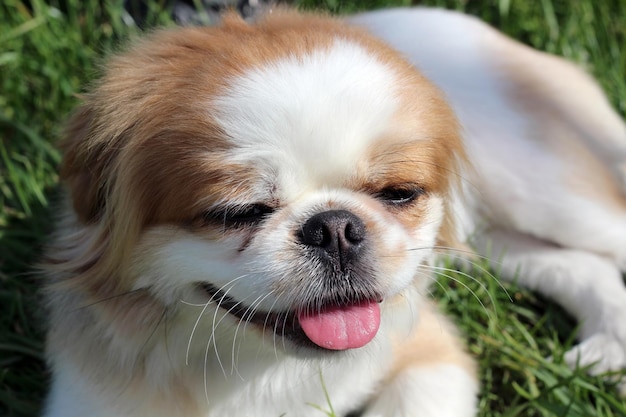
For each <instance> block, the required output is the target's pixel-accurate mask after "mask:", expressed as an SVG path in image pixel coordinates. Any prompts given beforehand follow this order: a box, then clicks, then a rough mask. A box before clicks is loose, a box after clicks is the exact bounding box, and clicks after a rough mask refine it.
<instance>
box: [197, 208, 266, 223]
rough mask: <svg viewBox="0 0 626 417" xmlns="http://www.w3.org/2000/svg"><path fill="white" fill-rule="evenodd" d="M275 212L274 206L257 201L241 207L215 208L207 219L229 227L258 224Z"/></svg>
mask: <svg viewBox="0 0 626 417" xmlns="http://www.w3.org/2000/svg"><path fill="white" fill-rule="evenodd" d="M273 212H274V208H272V207H270V206H267V205H265V204H261V203H257V204H250V205H248V206H244V207H242V208H239V209H224V210H219V209H218V210H214V211H211V212H209V213H207V214H206V215H205V219H206V220H210V221H212V222H220V223H222V224H223V225H226V226H229V227H243V226H256V225H258V224H259V223H261V222H262V221H263V220H264V219H265V217H267V216H268V215H269V214H271V213H273Z"/></svg>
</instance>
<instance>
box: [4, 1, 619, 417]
mask: <svg viewBox="0 0 626 417" xmlns="http://www.w3.org/2000/svg"><path fill="white" fill-rule="evenodd" d="M166 3H167V2H166V1H165V0H160V1H159V0H154V1H152V2H148V3H147V4H148V9H149V13H148V15H149V17H148V19H147V20H146V22H145V25H146V26H147V27H153V26H157V25H171V24H172V23H171V22H170V20H169V19H168V13H167V4H166ZM297 4H298V5H299V6H300V7H303V8H307V9H324V10H330V11H332V12H333V13H349V12H353V11H357V10H364V9H373V8H380V7H388V6H409V5H429V6H439V7H446V8H450V9H456V10H461V11H464V12H466V13H471V14H474V15H477V16H480V17H481V18H482V19H484V20H486V21H488V22H490V23H491V24H492V25H494V26H496V27H498V28H500V29H501V30H503V31H504V32H506V33H507V34H509V35H511V36H512V37H514V38H516V39H519V40H521V41H522V42H525V43H527V44H529V45H531V46H534V47H536V48H538V49H541V50H545V51H549V52H551V53H555V54H559V55H562V56H565V57H567V58H568V59H571V60H573V61H575V62H577V63H579V64H580V65H582V66H583V67H584V68H586V69H587V70H588V71H590V72H591V73H592V74H594V75H595V76H596V77H597V78H598V79H599V80H600V83H601V84H602V86H603V87H604V89H605V91H606V92H607V94H608V95H609V97H610V99H611V101H612V103H613V104H614V106H615V107H616V108H617V109H618V111H619V112H620V113H621V114H622V116H624V114H625V113H626V80H625V79H626V50H625V49H624V46H625V41H626V1H624V0H598V1H595V0H499V1H496V0H426V1H418V0H415V1H410V0H300V1H298V2H297ZM138 33H140V30H139V29H138V28H137V27H135V26H134V25H133V24H132V21H131V19H130V18H129V16H128V14H127V13H126V12H125V11H124V8H123V5H122V2H121V1H102V0H100V1H96V0H86V1H80V0H56V1H55V0H45V1H44V0H30V1H23V0H2V2H0V416H3V417H4V416H6V417H9V416H35V415H37V414H38V412H39V409H40V407H41V400H42V397H43V395H44V393H45V390H46V384H47V378H48V374H47V373H46V371H45V366H44V360H43V353H42V351H43V339H42V333H43V327H44V324H45V315H44V314H43V313H42V311H41V308H40V307H41V306H40V304H39V297H38V295H37V282H36V281H37V278H36V276H35V275H34V274H33V271H32V268H31V265H32V264H33V262H35V261H36V259H37V256H38V254H39V253H40V250H41V247H42V244H44V243H45V238H46V234H47V233H48V232H49V230H50V228H51V211H52V208H51V207H53V203H54V201H55V198H57V192H58V188H57V180H58V177H57V174H56V168H57V165H58V163H59V160H60V155H59V153H58V152H57V151H56V150H55V146H54V144H55V141H56V140H57V138H58V137H59V132H60V129H61V126H62V123H63V121H64V119H65V118H66V117H67V115H68V113H69V112H70V110H71V109H72V108H73V106H75V104H76V103H77V102H78V100H79V94H80V92H81V91H83V89H84V88H85V86H86V85H88V83H89V82H90V80H92V79H93V78H94V77H95V76H96V75H97V72H98V71H97V67H98V62H99V60H100V59H101V58H102V57H103V56H105V55H106V54H107V53H108V52H110V51H111V50H115V48H116V47H117V46H118V45H120V44H123V42H124V40H126V39H127V38H129V37H131V36H134V35H137V34H138ZM573 88H575V86H574V87H573ZM581 117H584V115H581ZM483 266H484V267H487V266H488V265H483ZM496 273H497V271H496ZM474 276H475V278H476V279H475V280H474V279H470V278H469V277H467V276H466V275H464V274H463V273H457V272H454V271H452V272H449V273H446V274H445V275H442V277H441V279H440V280H439V283H440V285H439V286H438V287H436V288H435V289H434V295H435V296H436V297H438V298H439V299H440V300H441V304H442V306H443V307H444V308H445V309H447V310H448V311H450V312H451V313H452V314H454V316H455V317H456V319H457V321H458V323H459V325H460V326H461V328H462V329H463V331H464V333H465V334H466V335H467V337H468V340H469V348H470V350H471V352H472V353H474V354H475V355H476V356H477V357H479V358H480V365H481V379H482V383H483V392H482V394H481V400H480V415H481V416H559V417H560V416H581V417H583V416H585V417H586V416H626V402H625V401H624V400H622V399H619V398H618V397H617V396H616V394H615V390H614V387H612V386H611V384H610V383H606V382H604V380H603V379H602V378H599V377H589V376H587V375H586V374H585V373H584V371H583V370H577V371H571V370H569V369H568V368H567V367H566V366H565V365H564V364H563V361H562V355H563V353H564V352H565V351H566V350H567V348H568V347H569V346H571V344H572V343H573V338H574V335H575V330H576V329H575V328H574V326H573V324H572V322H571V321H570V320H569V319H568V317H567V316H566V315H565V314H564V313H563V312H562V311H561V310H560V309H558V308H557V307H556V306H554V305H552V304H551V303H549V302H546V301H545V300H542V299H540V298H539V297H538V296H536V295H535V294H532V293H530V292H528V291H525V290H522V289H520V288H517V287H516V286H515V285H506V289H507V290H508V294H507V292H505V291H504V290H503V289H502V288H501V287H500V286H499V284H497V283H496V281H495V280H494V279H493V278H491V277H490V276H489V275H488V274H487V273H482V272H477V273H474ZM509 295H510V298H509ZM624 319H626V318H624ZM547 357H552V358H553V360H552V361H549V360H547V359H546V358H547Z"/></svg>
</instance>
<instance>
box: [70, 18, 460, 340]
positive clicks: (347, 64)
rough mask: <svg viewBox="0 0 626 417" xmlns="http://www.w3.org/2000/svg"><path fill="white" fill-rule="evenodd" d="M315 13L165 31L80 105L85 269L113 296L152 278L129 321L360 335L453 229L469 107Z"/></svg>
mask: <svg viewBox="0 0 626 417" xmlns="http://www.w3.org/2000/svg"><path fill="white" fill-rule="evenodd" d="M301 19H302V18H300V17H296V16H293V15H290V14H285V15H283V16H278V17H274V18H272V19H270V20H268V21H267V22H265V23H261V24H259V25H258V26H254V27H250V26H247V25H245V24H244V23H243V22H236V21H230V22H227V23H226V24H225V25H224V26H223V27H221V28H203V29H186V30H182V31H179V32H170V33H168V32H165V33H160V34H157V35H154V36H152V37H151V38H149V39H148V40H147V41H144V42H143V43H139V44H138V45H137V46H136V47H134V48H133V49H131V50H130V51H128V52H127V53H125V54H123V55H120V56H118V57H116V58H114V59H113V60H112V61H111V63H110V65H109V66H108V67H107V72H106V74H105V76H104V78H103V80H102V82H101V84H99V85H98V86H97V87H96V89H95V90H94V91H93V92H92V93H91V94H90V95H88V96H87V97H86V100H85V104H84V105H83V107H82V108H81V109H80V110H79V112H78V113H77V114H76V116H75V117H74V119H73V122H72V125H71V126H70V129H69V133H68V140H67V141H66V144H65V148H66V149H65V151H66V156H65V161H64V167H63V172H62V175H63V177H64V179H65V181H66V183H67V184H68V185H69V188H70V191H71V197H72V202H73V207H74V211H75V213H76V215H77V218H78V219H79V220H78V221H79V222H80V224H81V225H82V226H80V230H79V234H81V235H82V236H83V238H82V240H83V242H82V245H83V246H82V247H83V248H84V249H78V248H74V249H68V253H71V255H70V256H72V257H74V258H76V259H81V261H78V262H76V268H75V270H76V271H77V274H78V278H75V279H74V280H73V281H72V282H73V285H74V286H76V288H77V289H79V290H80V291H83V292H86V293H87V294H88V295H89V296H90V297H91V298H92V299H94V300H98V299H104V298H106V297H114V296H115V295H116V294H121V293H125V292H128V291H133V290H139V291H140V292H142V294H144V295H143V297H144V299H143V301H141V304H142V307H141V310H139V309H138V307H136V305H135V306H134V307H132V308H136V309H137V311H141V312H140V313H137V314H135V313H133V314H129V313H128V312H123V311H116V312H109V313H106V311H105V314H109V315H110V317H114V318H117V319H119V320H120V326H121V327H125V328H132V327H133V322H134V321H136V322H137V326H139V327H145V322H146V320H147V318H146V317H158V316H159V315H160V314H161V312H162V311H163V308H162V307H163V306H165V308H166V309H168V311H169V312H170V313H169V314H174V315H175V314H177V313H176V312H177V311H178V310H181V311H182V310H185V307H184V305H186V304H196V305H199V306H200V308H199V309H196V312H195V313H194V315H191V316H193V317H192V319H190V322H189V323H187V325H188V328H189V329H190V330H191V327H192V326H193V325H194V321H195V320H196V319H197V318H198V317H199V316H200V315H201V312H204V315H205V316H207V318H206V320H207V322H204V323H203V321H202V320H200V321H199V322H198V323H197V324H198V325H200V326H203V325H206V326H207V327H211V326H213V327H215V326H229V327H231V328H236V324H237V323H240V322H245V323H246V325H245V326H244V327H245V332H246V333H255V334H258V335H260V337H261V338H262V339H263V340H265V341H267V342H268V343H269V344H270V345H271V346H272V347H273V348H274V347H275V346H285V347H286V349H287V350H297V351H302V350H305V351H310V350H313V351H320V350H345V349H350V348H358V347H361V346H364V345H366V344H367V343H368V342H370V341H371V340H372V339H373V338H374V337H375V336H376V334H377V331H378V328H379V325H380V306H381V303H382V305H383V306H384V305H385V303H388V302H389V300H390V299H391V298H393V297H396V296H400V297H401V296H402V293H403V291H404V290H405V289H406V288H408V287H409V286H411V284H412V281H413V280H415V279H416V272H417V270H418V267H419V265H420V264H421V263H423V262H424V260H425V259H426V257H427V256H429V255H430V253H431V251H432V248H433V246H435V245H437V244H438V243H442V242H443V243H444V244H445V238H446V237H445V232H446V230H445V229H446V227H448V224H447V222H448V221H449V214H450V213H448V211H449V210H448V208H447V203H446V198H447V196H448V193H449V192H450V186H451V182H452V181H453V176H454V171H455V169H456V167H455V163H456V162H457V161H458V160H459V159H462V157H463V152H462V149H461V145H460V141H459V138H458V132H457V125H456V122H455V119H454V117H453V116H452V113H451V111H450V109H449V108H448V107H447V106H446V104H445V103H444V101H443V100H442V98H441V97H440V96H439V93H438V92H437V91H436V89H434V87H432V86H431V84H429V83H428V82H427V81H426V80H425V79H424V78H422V77H421V76H420V75H419V74H418V73H417V72H416V71H415V70H414V69H413V68H412V67H411V66H410V65H409V64H407V63H406V62H404V61H403V60H402V59H401V58H399V57H398V56H397V55H396V54H395V53H394V52H392V51H390V50H389V49H387V48H386V47H385V46H384V45H382V44H380V43H378V42H377V41H374V40H372V39H370V38H368V37H367V36H366V35H364V34H363V33H361V32H359V31H355V30H351V29H346V28H344V27H343V26H342V25H341V24H339V23H336V22H329V21H328V20H324V19H319V20H317V19H310V20H307V21H306V25H305V24H304V20H301ZM231 20H232V19H231ZM442 225H444V226H443V229H444V230H443V233H444V234H443V235H442ZM85 241H88V242H90V243H89V244H86V243H85ZM80 251H82V252H81V253H80V255H77V253H78V252H80ZM185 302H186V303H185ZM101 304H102V305H101V306H99V308H102V309H103V310H106V309H120V310H124V309H129V308H131V307H129V306H128V305H126V306H125V305H124V303H121V302H116V303H101ZM112 304H115V306H114V307H113V306H112ZM405 307H406V308H409V307H410V306H405ZM383 311H384V309H383ZM180 314H183V313H180ZM191 316H190V317H191ZM121 317H123V320H122V319H121ZM216 317H217V320H219V324H216ZM122 321H123V323H122ZM207 323H208V324H207ZM129 331H132V330H129ZM277 338H280V339H281V342H280V343H276V339H277ZM204 342H206V341H204ZM263 343H265V342H263ZM303 348H310V349H303Z"/></svg>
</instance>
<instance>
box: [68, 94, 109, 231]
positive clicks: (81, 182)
mask: <svg viewBox="0 0 626 417" xmlns="http://www.w3.org/2000/svg"><path fill="white" fill-rule="evenodd" d="M98 139H100V138H98V133H97V127H96V116H95V112H94V110H93V109H92V108H91V107H90V106H89V105H87V104H83V105H82V106H81V107H79V108H78V109H77V110H76V112H75V113H74V114H73V116H72V117H71V118H70V121H69V123H68V125H67V128H66V130H65V137H64V139H63V141H62V142H61V150H62V151H63V162H62V164H61V180H62V181H63V182H64V183H65V184H66V186H67V187H68V188H69V192H70V197H71V200H72V205H73V207H74V211H75V212H76V214H77V215H78V218H79V220H81V221H82V222H83V223H93V222H96V221H97V220H98V219H99V218H100V216H101V215H102V213H103V211H104V207H105V200H106V199H105V194H106V192H107V191H106V190H107V182H108V179H107V177H108V175H107V171H108V169H109V166H110V164H111V162H112V160H113V159H114V156H115V155H114V151H112V150H111V149H107V148H106V147H105V145H104V144H103V142H102V141H101V140H98Z"/></svg>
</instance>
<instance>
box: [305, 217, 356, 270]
mask: <svg viewBox="0 0 626 417" xmlns="http://www.w3.org/2000/svg"><path fill="white" fill-rule="evenodd" d="M365 235H366V231H365V224H363V222H362V221H361V219H359V218H358V217H357V216H356V215H354V214H353V213H351V212H349V211H347V210H329V211H324V212H322V213H318V214H316V215H314V216H313V217H311V218H310V219H309V220H307V221H306V223H304V226H302V229H301V234H300V240H301V242H302V243H304V244H305V245H307V246H309V247H310V248H313V249H314V250H316V251H317V255H318V256H319V257H320V258H321V259H325V260H327V261H329V262H330V264H331V265H332V267H333V268H334V269H335V270H339V271H341V272H346V271H347V270H349V269H352V266H353V264H354V262H355V260H356V259H357V258H358V255H359V253H360V252H361V250H362V248H363V246H364V245H363V242H364V240H365Z"/></svg>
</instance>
